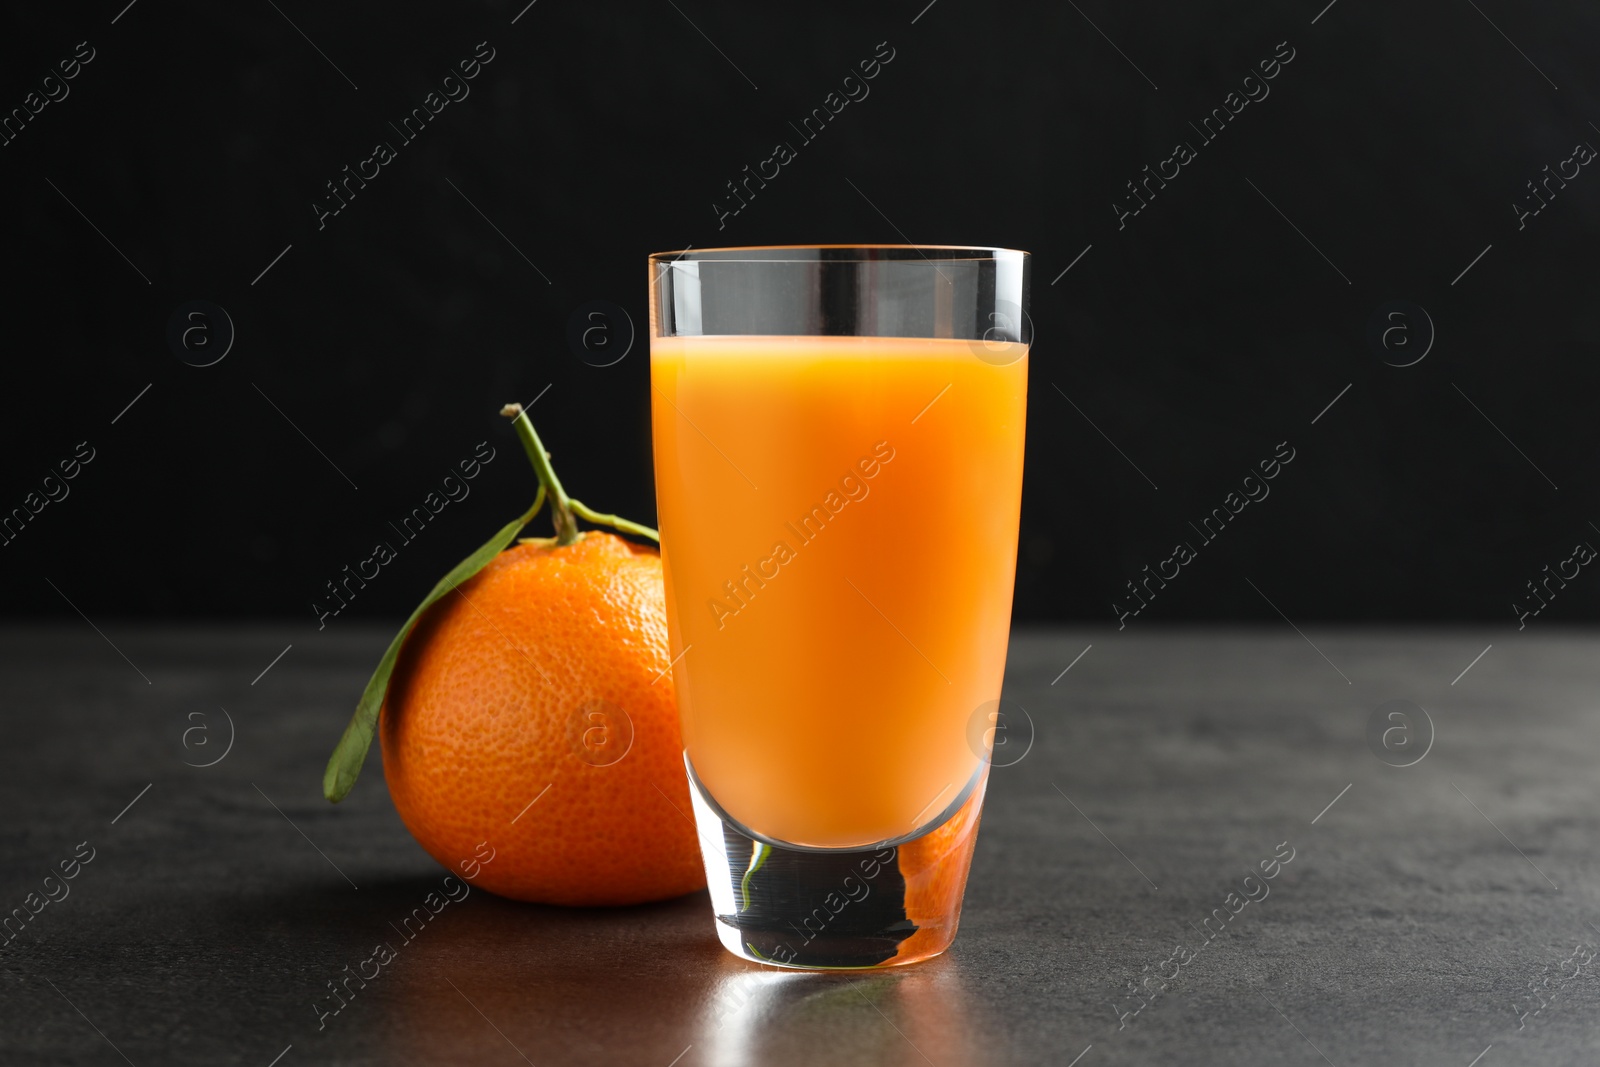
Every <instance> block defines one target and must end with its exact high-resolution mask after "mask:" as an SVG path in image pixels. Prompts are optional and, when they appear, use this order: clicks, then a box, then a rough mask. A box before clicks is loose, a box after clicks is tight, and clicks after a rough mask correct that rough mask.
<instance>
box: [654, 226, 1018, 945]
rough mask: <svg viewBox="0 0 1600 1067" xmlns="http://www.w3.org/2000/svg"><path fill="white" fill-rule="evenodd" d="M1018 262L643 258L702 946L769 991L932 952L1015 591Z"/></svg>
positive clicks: (960, 871) (746, 254) (897, 253)
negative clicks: (700, 877)
mask: <svg viewBox="0 0 1600 1067" xmlns="http://www.w3.org/2000/svg"><path fill="white" fill-rule="evenodd" d="M1029 274H1030V267H1029V258H1028V255H1027V254H1026V253H1024V252H1016V251H1011V250H1007V249H999V248H965V247H944V246H938V247H912V246H902V245H869V246H850V247H846V246H836V245H828V246H820V247H765V248H726V249H697V250H692V251H685V252H672V253H660V254H657V255H654V256H651V257H650V327H651V332H650V377H651V417H652V428H653V438H654V446H655V477H656V496H657V506H658V511H659V514H660V522H661V556H662V561H663V565H664V570H665V574H666V594H667V620H668V622H667V626H668V631H669V636H670V639H671V647H672V656H673V661H672V663H673V665H672V677H673V682H674V684H675V686H676V689H677V697H678V708H679V715H680V718H681V721H682V726H683V742H684V764H685V766H686V767H687V769H688V775H689V792H690V796H691V798H692V802H693V806H694V820H695V823H696V828H697V830H698V832H699V836H700V844H701V853H702V855H703V857H704V860H705V866H706V878H707V881H708V882H709V884H710V890H711V902H712V905H713V908H714V911H715V916H716V927H717V933H718V936H719V937H720V938H721V940H722V943H723V945H724V946H726V947H727V948H728V950H729V951H731V952H733V953H734V954H735V955H738V956H742V957H744V958H746V959H749V960H754V961H758V962H761V963H767V964H774V965H778V966H785V967H796V968H814V969H836V968H839V969H843V968H866V967H882V966H891V965H898V964H905V963H913V962H916V961H917V960H922V959H926V958H928V957H930V956H934V955H937V954H938V953H940V952H943V951H944V950H945V948H947V947H948V946H949V944H950V942H951V940H952V939H953V938H954V937H955V933H956V925H957V922H958V920H959V919H960V914H961V898H962V893H963V891H964V889H965V887H966V880H967V870H968V868H969V866H970V865H971V861H972V850H973V845H974V844H975V842H976V839H977V830H978V819H979V813H980V810H981V808H982V804H983V795H984V788H985V786H986V784H987V781H988V770H989V766H990V763H991V759H992V752H993V747H994V741H995V737H994V734H995V729H996V726H997V725H999V718H998V709H999V698H1000V685H1001V679H1002V676H1003V674H1004V670H1005V658H1006V643H1007V637H1008V634H1009V628H1010V617H1011V595H1012V585H1013V581H1014V578H1015V572H1016V547H1017V523H1018V510H1019V507H1020V501H1021V494H1022V454H1023V422H1024V416H1025V407H1026V400H1027V373H1028V346H1029V344H1030V342H1031V340H1032V337H1031V326H1030V325H1029V321H1028V318H1027V314H1026V306H1027V302H1028V284H1029Z"/></svg>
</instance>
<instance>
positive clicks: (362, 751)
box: [322, 486, 545, 804]
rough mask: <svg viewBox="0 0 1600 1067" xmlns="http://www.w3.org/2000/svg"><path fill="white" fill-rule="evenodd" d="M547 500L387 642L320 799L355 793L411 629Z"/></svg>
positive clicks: (459, 569) (471, 560)
mask: <svg viewBox="0 0 1600 1067" xmlns="http://www.w3.org/2000/svg"><path fill="white" fill-rule="evenodd" d="M544 496H545V493H544V488H543V487H542V486H541V487H540V489H539V495H538V496H537V497H535V498H534V501H533V507H531V508H529V509H528V513H527V514H526V515H523V516H522V517H521V518H517V519H513V520H512V521H511V522H509V523H507V524H506V525H505V526H503V527H501V528H500V531H499V532H498V533H496V534H495V535H494V536H493V537H491V538H489V540H488V541H486V542H485V543H484V544H483V547H481V548H479V549H478V550H477V551H476V552H474V553H473V554H472V555H470V556H468V557H467V558H466V559H464V560H462V561H461V562H460V563H458V564H456V565H455V567H453V568H452V569H451V571H450V573H449V574H446V575H445V576H444V577H443V578H440V579H439V582H438V584H437V585H435V586H434V587H433V591H432V592H430V593H429V594H428V595H427V596H426V597H424V598H423V601H422V603H420V604H418V605H417V610H416V611H413V612H412V613H411V617H410V618H409V619H407V620H406V622H405V625H404V626H402V627H400V632H399V633H397V634H395V635H394V640H393V641H390V642H389V647H388V649H387V650H386V651H385V652H384V653H383V658H382V659H381V660H379V661H378V669H377V670H375V671H373V672H372V678H371V679H370V680H369V681H368V682H367V687H366V689H364V690H362V693H361V700H360V701H359V702H358V703H357V704H356V711H355V714H354V715H352V716H350V725H349V726H346V727H345V728H344V736H342V737H340V738H339V743H338V744H337V745H335V746H334V749H333V755H332V756H331V757H330V758H329V759H328V768H327V770H325V771H323V772H322V794H323V795H324V796H326V797H327V798H328V799H329V800H331V801H333V802H334V803H335V804H337V803H338V802H339V801H341V800H343V799H344V798H345V797H346V796H348V795H349V793H350V790H351V789H352V788H354V787H355V784H356V779H357V778H358V777H360V776H361V765H362V764H363V763H365V762H366V761H367V749H369V748H371V747H372V734H373V731H374V730H376V729H377V726H378V712H379V710H380V709H381V708H382V707H383V698H384V696H385V695H386V694H387V693H388V692H389V676H390V675H392V674H393V673H394V665H395V660H397V659H398V658H399V657H400V648H401V646H402V645H404V644H405V641H406V637H407V635H409V634H410V633H411V628H412V627H413V626H415V625H416V622H417V620H418V619H419V618H421V617H422V613H423V612H424V611H427V610H428V609H429V608H430V607H432V606H433V605H434V604H435V603H436V602H437V601H438V600H439V598H440V597H442V596H444V595H445V594H446V593H450V592H452V591H454V590H455V588H456V586H458V585H460V584H461V583H462V582H464V581H466V580H467V579H468V578H471V577H472V576H473V575H475V574H477V573H478V572H479V571H481V570H483V568H484V567H486V566H488V563H489V561H490V560H492V559H494V558H495V557H496V556H498V555H499V554H500V552H501V550H502V549H504V548H505V547H506V546H507V545H509V544H510V543H511V542H512V541H513V540H514V539H515V538H516V536H517V534H519V533H521V532H522V528H523V527H524V526H526V525H528V523H530V522H532V521H533V517H534V516H535V515H537V514H538V513H539V509H540V508H541V507H543V506H544Z"/></svg>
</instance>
